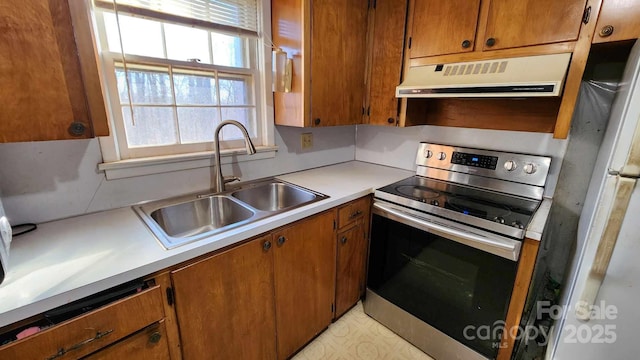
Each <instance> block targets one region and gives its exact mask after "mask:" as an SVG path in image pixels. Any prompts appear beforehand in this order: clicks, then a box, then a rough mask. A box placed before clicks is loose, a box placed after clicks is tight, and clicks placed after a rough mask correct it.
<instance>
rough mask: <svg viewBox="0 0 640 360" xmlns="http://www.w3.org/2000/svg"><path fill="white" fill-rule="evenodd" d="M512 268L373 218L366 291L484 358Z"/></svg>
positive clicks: (493, 344)
mask: <svg viewBox="0 0 640 360" xmlns="http://www.w3.org/2000/svg"><path fill="white" fill-rule="evenodd" d="M516 265H517V263H516V262H513V261H510V260H507V259H504V258H502V257H499V256H496V255H493V254H490V253H487V252H484V251H481V250H478V249H475V248H472V247H469V246H466V245H463V244H460V243H458V242H455V241H453V240H449V239H446V238H443V237H440V236H437V235H434V234H431V233H429V232H425V231H423V230H419V229H416V228H413V227H410V226H408V225H405V224H401V223H398V222H396V221H393V220H389V219H387V218H384V217H382V216H380V215H373V222H372V229H371V250H370V259H369V275H368V280H367V286H368V288H369V289H371V290H372V291H374V292H375V293H377V294H378V295H380V296H382V297H383V298H385V299H387V300H388V301H390V302H392V303H394V304H395V305H396V306H398V307H400V308H402V309H403V310H405V311H407V312H408V313H410V314H412V315H413V316H415V317H417V318H419V319H421V320H423V321H425V322H426V323H428V324H429V325H431V326H433V327H435V328H436V329H438V330H440V331H441V332H443V333H445V334H447V335H449V336H450V337H452V338H454V339H456V340H458V341H459V342H461V343H463V344H465V345H467V346H468V347H470V348H472V349H474V350H476V351H478V352H479V353H481V354H483V355H485V356H488V357H490V358H494V357H495V356H496V355H497V352H498V349H499V348H498V345H499V343H500V334H501V330H502V329H503V326H504V320H505V317H506V313H507V307H508V305H509V299H510V297H511V292H512V290H513V284H514V280H515V275H516ZM481 327H482V328H481ZM480 329H482V330H480ZM479 330H480V331H479ZM485 335H487V336H485Z"/></svg>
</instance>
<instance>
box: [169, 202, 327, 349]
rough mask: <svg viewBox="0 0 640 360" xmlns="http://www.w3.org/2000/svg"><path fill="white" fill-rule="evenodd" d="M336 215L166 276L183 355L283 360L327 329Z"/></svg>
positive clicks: (314, 218)
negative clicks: (171, 292)
mask: <svg viewBox="0 0 640 360" xmlns="http://www.w3.org/2000/svg"><path fill="white" fill-rule="evenodd" d="M335 218H336V212H335V210H331V211H328V212H324V213H321V214H319V215H315V216H312V217H309V218H307V219H304V220H301V221H298V222H295V223H293V224H291V225H289V226H287V227H284V228H282V229H278V230H275V231H273V232H271V233H270V234H268V235H266V236H262V237H259V238H256V239H254V240H251V241H249V242H247V243H244V244H242V245H239V246H236V247H233V248H231V249H229V250H226V251H224V252H221V253H218V254H214V255H212V256H210V257H208V258H205V259H204V260H200V261H198V262H196V263H193V264H191V265H188V266H185V267H182V268H180V269H177V270H175V271H173V272H172V274H171V278H172V284H173V291H174V293H175V309H176V313H177V319H178V328H179V332H180V342H181V347H182V357H183V359H186V360H191V359H214V358H215V359H230V360H235V359H243V360H245V359H246V360H251V359H275V358H278V359H286V358H288V357H289V356H291V355H292V354H293V353H295V352H296V351H297V350H298V349H300V348H301V347H302V346H304V345H305V344H306V343H307V342H308V341H309V340H311V339H312V338H313V337H315V336H316V335H317V334H319V333H320V332H321V331H322V330H323V329H325V328H326V327H327V326H329V324H330V323H331V319H332V318H333V312H332V305H333V299H334V294H335V293H334V291H335V261H336V260H335V259H336V254H335V245H334V238H335V230H334V229H333V227H334V221H335Z"/></svg>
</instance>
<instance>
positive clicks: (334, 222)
mask: <svg viewBox="0 0 640 360" xmlns="http://www.w3.org/2000/svg"><path fill="white" fill-rule="evenodd" d="M335 229H336V220H335V219H333V230H335Z"/></svg>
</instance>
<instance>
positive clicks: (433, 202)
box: [431, 200, 440, 206]
mask: <svg viewBox="0 0 640 360" xmlns="http://www.w3.org/2000/svg"><path fill="white" fill-rule="evenodd" d="M431 205H433V206H440V201H438V200H431Z"/></svg>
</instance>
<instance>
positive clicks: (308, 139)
mask: <svg viewBox="0 0 640 360" xmlns="http://www.w3.org/2000/svg"><path fill="white" fill-rule="evenodd" d="M300 146H301V147H302V148H303V149H310V148H312V147H313V133H303V134H302V135H300Z"/></svg>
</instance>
